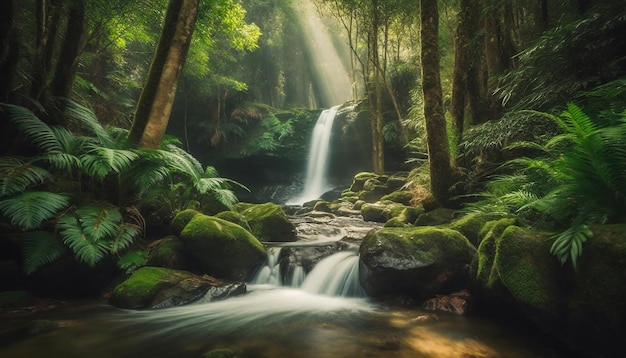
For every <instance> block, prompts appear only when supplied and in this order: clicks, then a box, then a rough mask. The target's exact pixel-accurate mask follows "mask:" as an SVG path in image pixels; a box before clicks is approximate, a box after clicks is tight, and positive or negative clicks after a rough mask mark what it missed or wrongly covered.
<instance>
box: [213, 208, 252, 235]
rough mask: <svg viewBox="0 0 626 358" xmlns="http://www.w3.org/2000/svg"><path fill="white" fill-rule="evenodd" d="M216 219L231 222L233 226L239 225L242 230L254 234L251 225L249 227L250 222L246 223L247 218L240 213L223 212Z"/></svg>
mask: <svg viewBox="0 0 626 358" xmlns="http://www.w3.org/2000/svg"><path fill="white" fill-rule="evenodd" d="M215 217H216V218H220V219H222V220H226V221H230V222H231V223H233V224H237V225H239V226H241V227H242V228H244V229H246V230H248V231H250V232H252V229H251V228H250V225H248V222H247V221H246V218H245V217H244V216H243V215H241V214H239V213H238V212H235V211H230V210H229V211H222V212H221V213H218V214H216V215H215Z"/></svg>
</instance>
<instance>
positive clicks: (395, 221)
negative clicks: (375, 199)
mask: <svg viewBox="0 0 626 358" xmlns="http://www.w3.org/2000/svg"><path fill="white" fill-rule="evenodd" d="M407 226H409V225H408V224H407V223H405V222H404V221H403V220H401V219H399V218H391V219H389V220H387V222H386V223H385V225H384V227H407Z"/></svg>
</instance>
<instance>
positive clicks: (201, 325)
mask: <svg viewBox="0 0 626 358" xmlns="http://www.w3.org/2000/svg"><path fill="white" fill-rule="evenodd" d="M250 290H251V293H250V294H248V295H245V296H242V297H235V298H230V299H228V300H226V301H220V302H211V303H197V304H194V305H190V306H185V307H178V308H171V309H165V310H157V311H140V312H137V311H126V310H119V309H115V308H112V307H110V306H107V305H99V306H89V307H86V308H84V309H81V310H68V311H66V312H59V313H56V314H55V315H54V316H53V317H49V318H51V319H58V320H62V321H61V323H62V326H63V328H61V329H58V330H56V331H54V332H50V333H46V334H42V335H40V336H37V337H35V338H32V339H29V340H23V341H20V342H17V343H14V344H11V345H8V346H5V347H0V357H3V358H8V357H29V358H30V357H96V358H97V357H200V356H202V354H203V353H205V352H207V351H210V350H213V349H220V348H228V349H230V350H232V351H233V352H235V353H236V355H237V357H514V358H515V357H520V358H521V357H524V358H525V357H564V355H563V356H561V355H559V354H558V353H557V352H556V351H555V350H553V349H551V348H550V347H546V346H541V345H540V344H539V343H538V341H536V340H534V339H532V338H531V337H528V336H523V335H520V334H518V333H517V332H514V331H512V330H509V329H507V327H501V326H500V327H498V326H496V325H494V324H493V323H490V322H480V321H476V320H473V319H470V318H464V317H457V316H452V315H447V314H439V313H438V314H433V313H427V312H424V311H420V310H409V309H392V308H389V307H384V306H380V305H376V304H373V303H371V302H368V301H367V300H366V299H359V298H342V297H330V296H321V295H316V294H310V293H307V292H304V291H302V290H296V289H292V288H278V287H275V286H269V285H264V286H252V287H250ZM12 324H15V322H12V321H3V322H2V328H5V327H7V326H8V325H12Z"/></svg>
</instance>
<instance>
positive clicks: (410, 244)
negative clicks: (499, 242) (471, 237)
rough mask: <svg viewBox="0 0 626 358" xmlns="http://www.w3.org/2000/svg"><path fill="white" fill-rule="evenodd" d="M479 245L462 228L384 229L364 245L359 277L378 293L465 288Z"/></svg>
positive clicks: (426, 294) (426, 293)
mask: <svg viewBox="0 0 626 358" xmlns="http://www.w3.org/2000/svg"><path fill="white" fill-rule="evenodd" d="M475 252H476V249H475V248H474V247H473V246H472V245H471V244H470V243H469V241H467V239H466V238H465V237H464V236H463V235H462V234H461V233H459V232H458V231H454V230H450V229H444V228H433V227H411V228H383V229H381V230H378V231H371V232H369V233H368V234H367V235H366V236H365V238H364V239H363V243H362V244H361V248H360V278H361V284H362V285H363V288H364V289H365V291H366V292H367V293H368V294H369V295H371V296H373V297H380V296H384V295H406V296H409V297H413V298H417V299H422V300H423V299H427V298H430V297H433V296H435V295H439V294H446V293H449V292H452V291H453V290H458V289H460V288H462V287H464V286H465V285H466V283H467V279H468V269H469V264H470V262H471V261H472V257H473V256H474V253H475Z"/></svg>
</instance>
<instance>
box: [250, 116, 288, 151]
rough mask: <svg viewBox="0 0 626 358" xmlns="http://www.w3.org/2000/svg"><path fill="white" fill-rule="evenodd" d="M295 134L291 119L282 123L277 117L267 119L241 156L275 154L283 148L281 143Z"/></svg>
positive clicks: (263, 120)
mask: <svg viewBox="0 0 626 358" xmlns="http://www.w3.org/2000/svg"><path fill="white" fill-rule="evenodd" d="M293 134H294V130H293V121H292V120H291V119H287V120H286V121H281V120H280V119H278V118H277V117H276V116H275V115H270V116H268V117H265V118H263V119H262V120H261V122H260V124H259V126H258V127H257V129H256V131H255V132H254V133H253V134H252V137H251V138H250V139H249V140H248V141H247V142H246V145H245V146H244V147H243V148H242V149H241V155H253V154H256V153H259V152H265V153H267V152H273V151H275V150H277V149H279V148H280V147H281V146H282V144H281V141H283V140H284V139H285V138H288V137H290V136H292V135H293Z"/></svg>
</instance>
